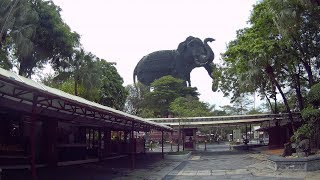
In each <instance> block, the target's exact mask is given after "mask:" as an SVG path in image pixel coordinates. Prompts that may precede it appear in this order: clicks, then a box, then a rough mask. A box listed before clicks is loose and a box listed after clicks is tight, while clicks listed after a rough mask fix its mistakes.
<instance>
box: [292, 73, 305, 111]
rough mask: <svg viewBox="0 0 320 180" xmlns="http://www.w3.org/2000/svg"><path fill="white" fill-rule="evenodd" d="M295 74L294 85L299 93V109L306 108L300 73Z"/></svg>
mask: <svg viewBox="0 0 320 180" xmlns="http://www.w3.org/2000/svg"><path fill="white" fill-rule="evenodd" d="M293 76H294V77H293V82H294V87H295V91H296V95H297V101H298V106H299V110H300V111H302V110H303V108H304V104H303V97H302V94H301V83H300V78H299V74H294V75H293Z"/></svg>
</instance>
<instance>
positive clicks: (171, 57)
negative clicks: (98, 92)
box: [135, 50, 178, 85]
mask: <svg viewBox="0 0 320 180" xmlns="http://www.w3.org/2000/svg"><path fill="white" fill-rule="evenodd" d="M177 55H178V54H177V52H176V51H175V50H163V51H156V52H153V53H150V54H148V55H146V56H144V57H143V58H142V59H141V60H140V61H139V63H138V64H137V66H136V69H135V71H136V74H137V77H138V80H139V81H140V82H142V83H143V84H147V85H150V83H152V82H153V81H154V80H155V79H159V78H161V77H162V76H166V75H172V71H173V68H174V66H175V63H176V62H175V60H176V58H177Z"/></svg>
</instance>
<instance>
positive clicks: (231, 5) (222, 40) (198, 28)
mask: <svg viewBox="0 0 320 180" xmlns="http://www.w3.org/2000/svg"><path fill="white" fill-rule="evenodd" d="M53 1H54V3H55V4H56V5H58V6H60V8H61V9H62V12H61V15H62V18H63V19H64V21H65V22H66V23H67V24H68V25H69V26H70V27H71V29H72V31H76V32H77V33H79V34H80V35H81V43H82V45H83V47H84V49H85V50H86V51H90V52H92V53H93V54H95V55H96V56H98V57H99V58H103V59H106V60H107V61H110V62H116V63H117V65H116V68H117V69H118V72H119V74H120V75H121V76H122V77H123V79H124V85H127V84H132V83H133V79H132V74H133V70H134V67H135V66H136V64H137V63H138V62H139V60H140V59H141V58H142V57H143V56H144V55H147V54H149V53H151V52H153V51H158V50H168V49H176V48H177V47H178V44H179V43H180V42H182V41H184V40H185V39H186V38H187V37H188V36H190V35H192V36H195V37H199V38H200V39H202V40H203V39H205V38H207V37H212V38H214V39H216V41H214V42H212V43H211V44H210V46H211V48H212V49H213V51H214V53H215V55H216V56H215V60H214V63H219V62H220V54H221V53H223V52H224V51H225V49H226V44H227V43H228V42H229V41H231V40H233V39H235V37H236V31H237V30H238V29H241V28H244V27H246V26H248V24H247V21H248V18H249V16H250V13H251V10H252V6H253V4H255V3H256V0H157V1H156V0H77V1H75V0H53ZM211 82H212V81H211V78H210V77H209V76H208V74H207V72H206V70H205V69H204V68H196V69H194V70H193V71H192V73H191V84H192V86H195V87H197V88H198V91H199V92H200V94H201V95H200V100H202V101H205V102H208V103H210V104H212V105H214V104H215V105H216V107H219V106H222V105H226V104H229V99H228V98H224V97H223V94H222V93H220V92H215V93H214V92H212V91H211Z"/></svg>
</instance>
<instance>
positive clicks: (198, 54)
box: [177, 36, 214, 67]
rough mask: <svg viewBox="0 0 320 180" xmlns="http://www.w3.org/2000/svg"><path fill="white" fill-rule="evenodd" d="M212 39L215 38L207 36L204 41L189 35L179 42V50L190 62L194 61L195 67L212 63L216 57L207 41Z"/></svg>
mask: <svg viewBox="0 0 320 180" xmlns="http://www.w3.org/2000/svg"><path fill="white" fill-rule="evenodd" d="M211 41H214V39H212V38H206V39H205V40H204V43H203V42H202V41H201V40H200V39H199V38H195V37H193V36H189V37H188V38H187V39H186V40H185V41H183V42H181V43H180V44H179V46H178V49H177V52H178V53H179V54H181V55H182V56H184V59H185V60H188V61H189V63H193V64H194V65H195V67H200V66H204V65H206V64H210V63H212V61H213V58H214V54H213V51H212V49H211V48H210V46H209V45H208V43H207V42H211ZM191 61H193V62H191Z"/></svg>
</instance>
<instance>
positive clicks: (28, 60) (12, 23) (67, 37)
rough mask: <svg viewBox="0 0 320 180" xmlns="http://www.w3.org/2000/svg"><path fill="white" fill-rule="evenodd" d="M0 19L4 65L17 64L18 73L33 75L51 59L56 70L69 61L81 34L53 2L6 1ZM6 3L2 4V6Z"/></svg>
mask: <svg viewBox="0 0 320 180" xmlns="http://www.w3.org/2000/svg"><path fill="white" fill-rule="evenodd" d="M1 3H2V4H1V8H0V13H1V14H3V17H4V18H3V19H0V25H1V32H0V36H1V38H0V39H1V40H0V50H1V56H2V57H6V58H5V59H4V60H3V61H1V65H2V66H3V67H7V68H12V66H13V65H14V66H16V67H18V69H19V74H20V75H22V76H25V77H29V78H30V77H31V75H32V74H33V73H34V68H42V67H43V64H45V63H47V62H50V63H51V64H52V65H53V67H54V68H55V69H57V68H59V67H60V66H61V65H62V64H63V63H62V62H63V61H65V60H68V58H70V56H71V55H72V53H73V49H74V47H76V46H78V45H79V38H80V36H79V35H78V34H77V33H75V32H71V30H70V28H69V26H68V25H67V24H65V23H64V22H63V20H62V19H61V16H60V10H61V9H60V8H59V7H58V6H56V5H55V4H54V3H53V2H52V1H44V0H13V1H7V0H4V1H3V2H1ZM2 5H3V6H2Z"/></svg>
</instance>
